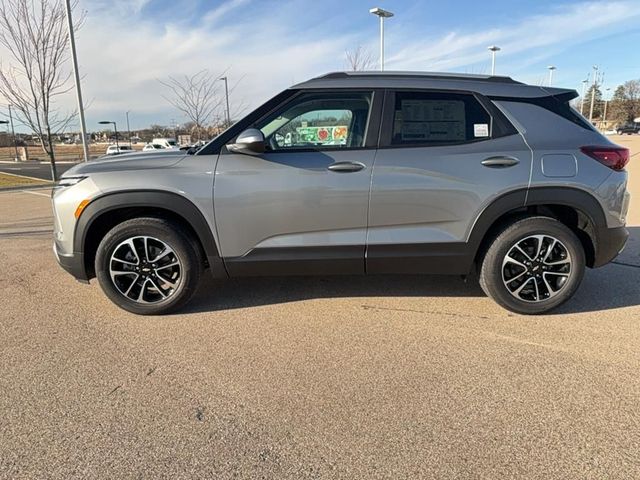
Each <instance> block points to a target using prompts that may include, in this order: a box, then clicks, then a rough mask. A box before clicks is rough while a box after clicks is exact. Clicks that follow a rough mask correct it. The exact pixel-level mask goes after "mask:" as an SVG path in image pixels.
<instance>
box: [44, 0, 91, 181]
mask: <svg viewBox="0 0 640 480" xmlns="http://www.w3.org/2000/svg"><path fill="white" fill-rule="evenodd" d="M65 7H66V12H67V28H68V30H69V48H70V49H71V64H72V65H73V76H74V78H75V84H76V101H77V102H78V116H79V117H80V133H81V134H82V152H83V155H84V161H85V162H87V161H89V145H87V124H86V122H85V120H84V105H83V103H82V88H81V87H80V73H79V71H78V55H77V53H76V39H75V35H74V33H73V20H72V18H71V2H70V0H66V1H65ZM51 168H52V170H53V171H54V172H55V167H54V166H53V164H51ZM53 176H54V177H55V173H54V175H53ZM54 180H55V178H54Z"/></svg>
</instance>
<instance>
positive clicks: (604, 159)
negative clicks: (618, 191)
mask: <svg viewBox="0 0 640 480" xmlns="http://www.w3.org/2000/svg"><path fill="white" fill-rule="evenodd" d="M580 151H581V152H582V153H584V154H585V155H589V156H590V157H591V158H595V159H596V160H597V161H599V162H600V163H602V164H603V165H606V166H607V167H609V168H612V169H613V170H624V167H625V165H626V164H627V163H629V149H628V148H623V147H609V146H607V147H598V146H595V145H590V146H588V147H580Z"/></svg>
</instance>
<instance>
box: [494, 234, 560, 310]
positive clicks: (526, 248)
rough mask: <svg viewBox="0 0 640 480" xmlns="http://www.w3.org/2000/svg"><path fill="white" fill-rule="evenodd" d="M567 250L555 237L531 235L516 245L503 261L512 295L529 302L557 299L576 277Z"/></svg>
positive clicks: (504, 271)
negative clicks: (570, 280)
mask: <svg viewBox="0 0 640 480" xmlns="http://www.w3.org/2000/svg"><path fill="white" fill-rule="evenodd" d="M571 267H572V263H571V255H570V254H569V251H568V250H567V247H566V246H565V245H564V244H563V243H562V242H561V241H560V240H558V239H557V238H555V237H553V236H551V235H531V236H528V237H526V238H524V239H522V240H519V241H518V242H517V243H516V244H515V245H513V246H512V247H511V248H510V249H509V251H508V252H507V254H506V255H505V257H504V259H503V261H502V281H503V283H504V286H505V287H506V289H507V290H508V291H509V293H510V294H511V295H513V296H514V297H516V298H517V299H519V300H522V301H525V302H541V301H544V300H548V299H549V298H553V297H555V296H556V295H558V294H559V293H560V291H561V290H562V289H563V288H564V287H565V286H566V285H567V283H568V280H569V277H570V276H571V273H572V268H571Z"/></svg>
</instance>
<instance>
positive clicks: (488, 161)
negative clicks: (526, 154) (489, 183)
mask: <svg viewBox="0 0 640 480" xmlns="http://www.w3.org/2000/svg"><path fill="white" fill-rule="evenodd" d="M481 163H482V165H484V166H485V167H489V168H505V167H513V166H514V165H517V164H518V163H520V160H518V159H517V158H513V157H489V158H485V159H484V160H483V161H482V162H481Z"/></svg>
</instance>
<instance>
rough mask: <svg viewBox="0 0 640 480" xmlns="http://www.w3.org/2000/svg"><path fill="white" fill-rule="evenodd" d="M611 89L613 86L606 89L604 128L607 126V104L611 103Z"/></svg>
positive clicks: (603, 115) (603, 116)
mask: <svg viewBox="0 0 640 480" xmlns="http://www.w3.org/2000/svg"><path fill="white" fill-rule="evenodd" d="M609 90H611V88H607V89H605V91H604V97H605V98H604V113H603V114H602V128H603V129H605V128H607V106H608V105H609V98H608V97H609Z"/></svg>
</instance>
